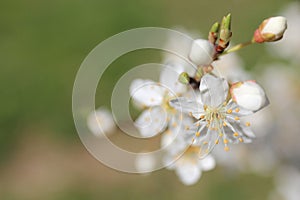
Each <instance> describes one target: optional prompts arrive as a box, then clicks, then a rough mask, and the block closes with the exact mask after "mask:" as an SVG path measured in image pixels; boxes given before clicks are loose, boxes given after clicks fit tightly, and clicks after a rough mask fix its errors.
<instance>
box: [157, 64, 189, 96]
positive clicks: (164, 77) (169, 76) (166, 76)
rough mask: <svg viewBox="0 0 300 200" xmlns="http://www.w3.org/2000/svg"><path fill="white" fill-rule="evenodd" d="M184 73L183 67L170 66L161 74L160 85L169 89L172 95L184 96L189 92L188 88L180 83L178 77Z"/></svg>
mask: <svg viewBox="0 0 300 200" xmlns="http://www.w3.org/2000/svg"><path fill="white" fill-rule="evenodd" d="M184 71H185V70H184V67H183V66H182V65H178V64H172V65H171V64H168V65H167V66H166V67H165V68H163V69H162V71H161V73H160V79H159V80H160V83H161V84H162V85H163V86H164V87H166V88H168V90H169V92H170V93H171V94H182V93H184V92H186V91H187V86H186V85H184V84H182V83H180V82H179V81H178V77H179V75H180V74H181V73H182V72H184Z"/></svg>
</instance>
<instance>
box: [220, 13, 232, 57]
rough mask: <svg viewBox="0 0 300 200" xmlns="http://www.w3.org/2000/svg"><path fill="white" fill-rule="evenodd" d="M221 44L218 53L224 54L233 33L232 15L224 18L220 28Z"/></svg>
mask: <svg viewBox="0 0 300 200" xmlns="http://www.w3.org/2000/svg"><path fill="white" fill-rule="evenodd" d="M220 29H221V30H220V36H219V38H220V39H219V43H218V46H217V52H218V53H222V52H223V51H224V49H226V48H227V47H228V45H229V42H230V39H231V36H232V32H231V14H228V15H227V16H224V17H223V19H222V23H221V28H220Z"/></svg>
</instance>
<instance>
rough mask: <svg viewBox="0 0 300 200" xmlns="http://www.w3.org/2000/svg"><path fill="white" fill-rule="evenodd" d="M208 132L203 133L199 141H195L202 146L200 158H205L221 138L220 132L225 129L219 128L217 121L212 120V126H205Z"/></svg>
mask: <svg viewBox="0 0 300 200" xmlns="http://www.w3.org/2000/svg"><path fill="white" fill-rule="evenodd" d="M204 130H205V131H206V133H204V134H203V133H201V136H200V138H199V141H195V142H194V143H193V145H195V146H198V147H200V152H199V158H200V159H202V158H205V157H206V156H207V155H208V154H209V153H210V152H211V151H212V150H213V149H214V147H215V145H216V144H217V143H218V142H217V141H218V140H219V137H220V136H219V132H223V130H220V129H219V126H218V124H217V123H216V122H212V123H211V125H210V127H209V128H207V127H205V128H204ZM202 132H203V131H202Z"/></svg>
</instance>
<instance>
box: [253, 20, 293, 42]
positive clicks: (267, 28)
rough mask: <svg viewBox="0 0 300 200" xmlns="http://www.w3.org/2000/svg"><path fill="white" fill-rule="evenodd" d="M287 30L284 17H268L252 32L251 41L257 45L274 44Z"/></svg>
mask: <svg viewBox="0 0 300 200" xmlns="http://www.w3.org/2000/svg"><path fill="white" fill-rule="evenodd" d="M286 29H287V20H286V18H285V17H281V16H278V17H270V18H268V19H266V20H264V21H263V22H262V23H261V24H260V26H259V28H258V29H257V30H256V31H255V32H254V36H253V40H254V41H255V42H257V43H263V42H274V41H277V40H280V39H281V38H282V37H283V34H284V32H285V30H286Z"/></svg>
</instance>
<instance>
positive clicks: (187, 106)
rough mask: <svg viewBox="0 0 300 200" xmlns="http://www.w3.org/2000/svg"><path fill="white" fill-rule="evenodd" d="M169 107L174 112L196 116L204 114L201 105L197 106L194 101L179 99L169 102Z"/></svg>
mask: <svg viewBox="0 0 300 200" xmlns="http://www.w3.org/2000/svg"><path fill="white" fill-rule="evenodd" d="M170 105H171V106H172V107H173V108H175V109H176V110H180V111H182V112H184V113H189V114H194V113H195V115H196V116H198V115H199V114H201V113H203V112H204V110H203V105H201V104H199V103H198V102H197V101H196V99H187V98H184V97H179V98H177V99H172V100H170Z"/></svg>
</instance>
